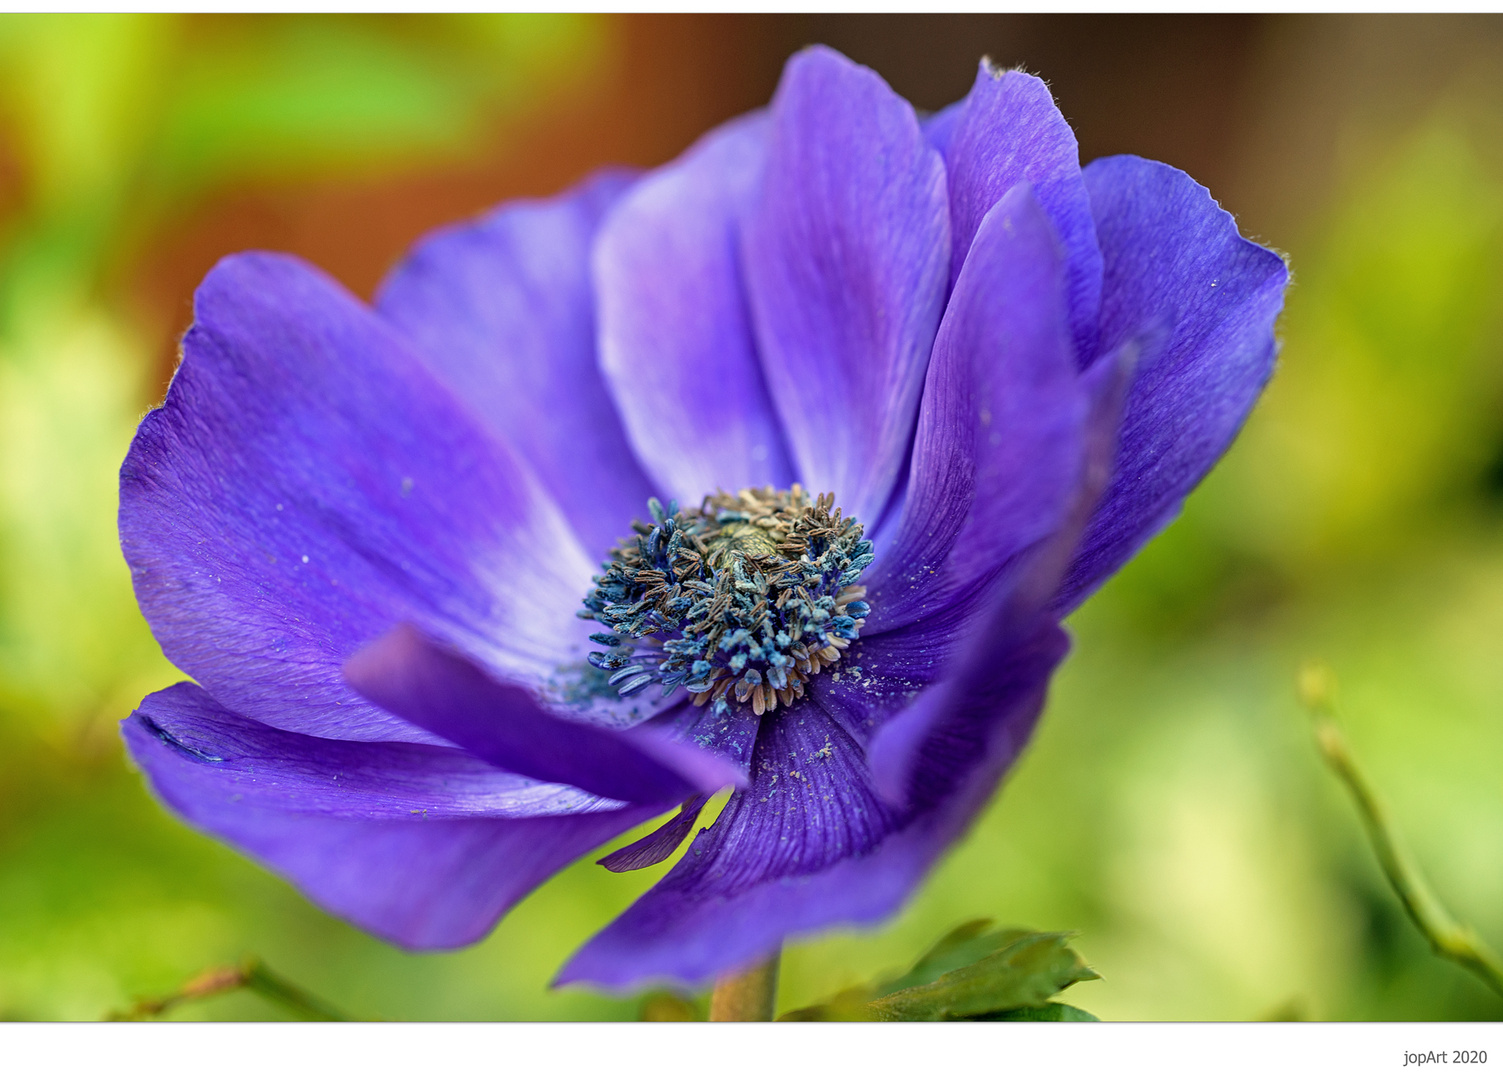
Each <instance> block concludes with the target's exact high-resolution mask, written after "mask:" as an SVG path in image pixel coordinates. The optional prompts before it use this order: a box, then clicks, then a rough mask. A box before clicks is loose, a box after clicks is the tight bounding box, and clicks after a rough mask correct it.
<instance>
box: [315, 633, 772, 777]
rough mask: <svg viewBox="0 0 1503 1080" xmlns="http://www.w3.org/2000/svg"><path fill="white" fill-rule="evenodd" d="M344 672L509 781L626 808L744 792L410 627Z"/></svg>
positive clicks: (661, 742) (678, 754)
mask: <svg viewBox="0 0 1503 1080" xmlns="http://www.w3.org/2000/svg"><path fill="white" fill-rule="evenodd" d="M344 670H345V676H346V677H347V678H348V679H349V681H350V685H351V686H353V687H354V688H355V689H356V690H358V691H359V692H360V693H361V694H363V695H364V696H365V697H367V698H369V699H370V700H371V701H374V702H375V703H376V704H378V705H380V706H381V707H382V708H384V709H388V710H390V711H391V712H393V713H395V714H396V715H398V716H400V717H402V718H403V719H405V720H409V721H411V722H412V723H414V724H416V725H418V726H419V727H421V728H423V729H424V730H426V731H430V732H432V733H433V734H435V735H438V736H440V737H442V738H445V739H448V740H449V741H450V742H453V743H454V744H456V745H457V746H461V747H463V748H464V749H465V750H468V751H469V752H470V753H472V754H474V755H475V756H476V757H478V758H480V759H481V760H482V761H486V762H489V763H490V764H492V765H495V766H496V767H497V768H501V769H505V770H507V771H508V772H514V773H519V774H521V775H523V776H530V777H533V778H534V779H537V780H545V781H550V782H553V783H559V784H568V785H570V786H572V787H577V788H580V789H582V790H584V791H590V792H594V793H595V794H597V795H601V796H604V797H606V798H609V799H619V800H621V801H623V802H631V803H663V802H679V801H681V800H683V799H686V798H689V797H690V796H692V795H696V794H700V793H713V792H715V791H718V790H720V789H721V788H723V787H733V786H737V785H739V784H742V783H745V779H746V778H745V774H744V773H743V772H742V771H741V770H740V769H739V768H737V767H736V766H735V765H734V764H733V763H732V762H730V761H728V760H726V759H725V758H722V757H719V756H718V755H715V754H712V753H709V752H706V751H703V750H700V749H699V748H698V747H694V746H689V745H686V744H684V743H681V742H677V741H675V740H673V739H671V738H669V737H667V736H666V735H664V734H661V733H659V732H657V731H655V730H652V729H645V728H637V729H633V730H627V731H617V730H612V729H610V728H605V727H597V726H595V725H592V724H587V723H583V722H579V721H574V720H566V719H563V718H561V717H558V716H555V715H553V714H552V713H549V712H547V711H545V710H544V709H543V708H541V707H540V706H539V705H538V704H537V703H536V702H535V701H534V700H533V698H532V696H531V695H530V694H529V693H527V691H525V690H523V689H521V688H520V687H516V686H507V685H504V684H502V683H498V682H496V681H495V680H494V679H492V678H491V677H490V676H488V675H487V674H486V673H485V672H483V671H481V670H480V669H479V668H478V667H476V666H475V665H474V664H473V663H471V662H470V661H469V660H466V659H465V658H464V657H462V656H458V655H456V654H455V653H453V652H450V651H449V650H448V649H445V648H443V647H442V646H439V645H436V644H434V643H433V642H431V641H429V640H428V639H426V638H424V637H423V636H422V635H421V634H420V633H419V632H418V631H416V630H415V629H413V628H412V627H410V626H399V627H397V628H396V629H394V630H392V631H391V632H390V633H388V634H386V635H385V636H384V637H382V638H381V639H380V640H379V641H376V642H375V643H374V644H371V645H368V646H366V647H365V648H364V649H362V650H361V651H360V652H359V653H357V654H356V655H355V656H354V657H353V658H352V659H351V660H350V661H349V663H347V664H346V665H345V668H344Z"/></svg>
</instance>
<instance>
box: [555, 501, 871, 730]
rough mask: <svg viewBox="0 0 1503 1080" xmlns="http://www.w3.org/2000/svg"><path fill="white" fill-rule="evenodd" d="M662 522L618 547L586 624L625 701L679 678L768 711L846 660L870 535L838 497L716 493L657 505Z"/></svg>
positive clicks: (702, 700)
mask: <svg viewBox="0 0 1503 1080" xmlns="http://www.w3.org/2000/svg"><path fill="white" fill-rule="evenodd" d="M647 507H648V510H649V511H650V512H651V514H652V524H650V525H649V524H647V523H644V522H641V521H636V522H633V523H632V530H633V532H634V533H635V534H636V535H635V536H633V537H630V538H628V539H627V540H624V541H622V543H621V544H620V546H618V547H616V548H614V549H612V551H611V553H610V558H609V560H608V561H606V562H605V563H603V564H602V570H603V572H602V573H601V574H600V575H599V576H598V577H596V578H595V579H594V581H595V587H594V588H593V589H591V590H590V593H589V595H588V596H586V597H585V599H584V610H583V611H581V612H580V613H579V615H580V618H584V619H593V620H595V621H597V622H601V623H604V624H605V626H606V627H607V628H608V629H609V631H610V632H609V633H601V634H591V635H590V640H591V641H594V642H597V643H598V644H600V645H604V646H605V647H606V651H604V652H593V653H591V654H590V656H589V661H590V663H591V664H593V665H594V666H595V667H597V668H599V669H600V670H601V671H604V672H607V673H608V674H609V678H608V680H607V681H608V682H609V684H610V685H611V686H613V687H615V688H616V691H617V692H618V693H619V694H620V695H621V696H622V697H629V696H630V695H632V694H635V693H637V692H639V691H640V690H642V689H643V688H645V687H646V686H648V685H649V684H651V683H661V684H662V686H663V693H664V694H665V695H666V694H668V693H670V692H672V691H673V690H675V689H676V688H678V687H680V686H682V687H683V688H684V689H685V690H687V691H689V693H691V694H693V695H694V704H696V705H705V704H708V703H710V702H714V706H715V711H716V713H724V712H725V711H726V710H727V709H728V708H729V707H730V704H729V701H728V699H729V698H731V697H734V698H735V699H736V700H737V701H740V702H750V703H751V707H752V710H753V711H754V712H755V713H756V714H757V715H758V716H761V715H762V714H763V713H764V712H771V711H773V710H774V709H776V708H777V707H778V705H779V704H782V705H791V704H792V703H793V701H794V699H795V698H800V697H803V696H804V686H805V684H806V683H807V682H808V681H809V680H810V679H811V678H813V677H814V676H815V675H817V674H819V672H820V671H821V670H822V669H824V668H832V667H835V666H836V665H838V664H839V663H840V660H841V654H842V653H843V652H844V650H845V649H846V648H848V647H849V646H850V643H851V642H852V641H854V640H856V637H857V635H858V634H859V633H860V631H861V626H862V624H863V623H864V622H865V621H866V616H867V614H868V613H869V611H870V610H871V609H870V608H869V607H868V606H867V604H866V602H865V599H864V598H865V596H866V589H865V588H864V587H863V586H860V585H857V584H856V580H857V579H858V578H859V577H860V576H861V572H862V571H863V570H865V569H866V568H867V566H868V565H870V564H871V561H872V545H871V541H869V540H865V539H863V538H862V535H861V534H862V526H861V523H860V522H858V521H857V520H856V519H855V518H853V517H849V518H843V517H841V515H840V510H839V509H837V508H835V496H834V495H821V496H820V497H819V498H818V499H815V500H814V501H813V502H812V503H811V502H810V501H809V496H808V495H807V494H806V493H805V492H804V490H803V488H801V487H800V486H799V485H797V484H794V485H793V487H792V488H790V489H788V490H787V491H778V490H774V489H773V488H770V487H764V488H749V489H748V488H744V489H742V490H741V491H738V492H737V493H736V494H735V495H727V494H725V493H724V492H717V493H716V494H714V495H710V496H707V497H706V498H705V500H704V501H703V502H702V503H701V504H700V506H699V508H698V509H697V510H680V509H679V508H678V504H677V503H670V504H669V506H668V509H667V510H666V511H665V510H664V509H663V505H662V503H660V502H658V501H657V500H656V499H651V500H649V501H648V504H647Z"/></svg>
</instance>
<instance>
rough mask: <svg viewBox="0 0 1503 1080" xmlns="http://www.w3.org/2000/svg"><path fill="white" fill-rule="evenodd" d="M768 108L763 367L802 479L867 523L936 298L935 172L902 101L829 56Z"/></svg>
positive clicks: (759, 245) (900, 429)
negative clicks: (833, 495)
mask: <svg viewBox="0 0 1503 1080" xmlns="http://www.w3.org/2000/svg"><path fill="white" fill-rule="evenodd" d="M772 110H773V117H772V133H771V139H770V142H769V149H768V161H767V169H766V173H765V178H764V181H763V189H762V195H761V199H760V201H759V203H758V205H757V208H756V210H755V211H754V213H753V215H752V217H751V219H750V220H749V222H748V225H747V230H746V234H745V251H746V276H747V284H748V286H749V290H750V297H751V306H752V313H753V321H754V324H755V326H756V330H757V344H758V346H759V348H760V350H761V355H762V366H763V369H764V370H765V371H766V372H767V381H768V385H769V387H770V388H771V390H772V397H773V401H774V402H776V404H777V407H778V413H779V415H780V416H781V417H782V420H783V425H784V430H785V431H786V432H787V435H788V443H789V448H790V449H791V451H792V454H793V460H794V464H795V466H796V469H797V472H798V474H799V478H800V479H801V480H802V481H803V483H804V484H805V486H806V487H808V488H809V489H810V490H811V491H814V492H825V491H833V492H834V493H835V495H836V501H837V502H838V503H839V504H840V505H841V506H842V507H844V509H845V511H846V512H847V513H853V514H855V515H856V516H857V517H858V518H860V519H861V520H862V521H864V522H866V523H867V524H868V525H869V526H875V525H876V524H877V521H878V518H879V516H880V514H881V512H882V511H883V510H884V508H885V507H886V505H887V501H888V495H889V493H890V492H891V490H892V487H893V484H894V481H895V480H896V478H897V476H898V471H899V469H900V468H901V467H902V466H903V463H904V458H905V456H906V454H907V452H908V444H909V440H910V438H911V436H912V432H913V418H914V411H915V409H916V407H917V405H918V397H919V391H920V389H921V387H922V385H923V379H924V367H925V365H926V364H927V362H928V359H929V349H930V346H931V345H932V344H933V341H934V332H935V330H936V328H937V327H938V326H939V318H940V314H941V311H942V309H943V305H944V296H945V287H946V284H947V282H946V278H947V275H948V272H949V265H948V260H949V251H950V231H949V211H948V209H947V207H946V202H947V196H946V192H945V176H944V165H943V163H942V162H941V160H940V157H939V154H938V153H937V152H936V151H935V150H934V149H933V148H932V147H930V146H929V145H928V143H927V142H925V140H924V136H923V133H922V131H921V130H920V129H919V125H918V121H917V119H916V118H915V117H914V114H913V109H912V108H911V107H910V106H909V105H908V103H907V102H905V101H904V100H903V99H902V98H900V97H898V96H897V95H896V94H894V93H893V92H892V91H891V90H890V89H889V88H888V87H887V84H886V83H884V82H883V81H882V80H881V78H880V77H878V76H877V74H876V73H875V72H873V71H871V70H869V69H867V68H864V67H858V66H857V65H855V64H852V63H851V62H850V61H849V60H847V59H845V58H844V57H842V56H840V55H839V54H838V53H835V52H832V51H830V50H829V49H825V48H822V47H821V48H813V49H807V50H805V51H804V52H802V53H799V54H798V55H797V56H795V57H794V58H793V59H792V60H790V61H789V63H788V66H787V67H786V68H785V69H784V73H783V81H782V83H781V85H780V86H779V87H778V92H777V96H776V98H774V100H773V106H772Z"/></svg>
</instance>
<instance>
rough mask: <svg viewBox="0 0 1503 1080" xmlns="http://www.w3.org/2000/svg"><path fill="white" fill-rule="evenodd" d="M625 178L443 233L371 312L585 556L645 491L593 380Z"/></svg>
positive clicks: (594, 554)
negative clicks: (601, 272) (524, 475)
mask: <svg viewBox="0 0 1503 1080" xmlns="http://www.w3.org/2000/svg"><path fill="white" fill-rule="evenodd" d="M632 180H633V176H632V175H631V174H629V173H625V172H621V171H611V172H605V173H599V174H597V175H596V176H594V177H592V178H591V179H590V180H587V181H586V182H585V183H583V184H581V185H579V186H578V187H577V188H575V189H574V190H572V191H570V192H568V193H566V194H564V195H560V196H558V197H557V198H553V199H545V200H537V201H523V202H514V203H508V204H506V205H504V206H501V207H499V208H498V209H496V210H493V211H492V212H490V213H489V214H487V215H486V216H484V217H482V218H480V219H479V220H477V221H473V222H466V223H464V224H461V225H455V226H450V227H448V228H445V229H441V230H439V231H438V232H435V233H433V234H431V235H429V236H427V237H426V238H424V239H423V240H422V241H421V242H419V243H418V245H417V246H416V247H415V248H414V249H413V250H412V251H411V253H409V254H408V255H407V257H406V258H405V259H403V261H402V262H401V263H400V264H399V265H398V266H397V267H396V269H395V270H393V271H392V272H391V274H390V275H389V276H388V277H387V279H386V281H385V282H384V283H383V284H382V286H381V288H380V290H379V291H378V292H377V296H376V310H377V311H378V312H379V313H380V314H381V315H382V316H384V317H385V318H386V319H388V320H389V321H390V322H391V323H392V325H394V326H396V327H397V328H398V329H399V330H401V331H402V333H403V334H404V335H405V336H406V337H407V339H408V340H409V341H411V342H412V343H413V344H414V345H416V346H417V348H418V351H419V352H420V353H421V354H422V355H423V358H424V359H425V360H426V361H427V363H428V364H429V366H430V367H431V368H432V369H433V371H435V372H436V373H437V374H438V376H439V378H440V379H441V380H443V382H444V383H445V384H446V385H447V386H449V387H450V388H451V389H453V390H454V392H455V393H456V394H457V395H458V396H459V398H460V399H461V400H463V401H464V402H465V403H466V404H467V405H469V406H470V407H471V408H473V409H474V410H475V411H476V413H478V414H479V415H480V416H481V417H483V418H484V419H485V421H486V422H487V423H489V424H490V426H491V427H492V429H493V430H494V431H495V432H497V433H499V434H500V435H501V437H502V438H503V439H504V440H505V441H506V442H507V443H508V444H509V445H511V446H512V447H513V448H515V450H516V451H517V453H518V454H520V455H521V456H522V457H523V458H524V459H525V460H526V461H527V463H528V465H529V466H530V467H531V468H532V470H533V472H535V473H536V474H537V476H538V478H539V479H540V480H541V481H542V482H543V484H544V485H545V486H546V487H547V488H548V491H549V492H550V493H551V494H552V495H553V497H554V499H555V500H556V501H557V502H558V505H559V508H560V509H561V510H562V511H563V512H564V515H565V516H566V517H567V518H568V519H569V523H570V525H572V526H573V528H574V531H575V532H576V533H577V534H578V536H579V538H580V542H581V544H582V545H583V546H584V549H585V551H586V552H587V553H588V554H589V556H590V557H591V559H592V560H593V559H598V558H600V557H602V556H603V555H604V554H605V553H606V551H608V550H609V549H610V547H611V545H612V544H613V543H614V542H615V541H616V540H617V539H618V538H619V537H621V536H622V535H624V534H625V533H626V531H627V528H628V526H629V525H630V523H631V521H632V519H633V518H634V517H640V516H641V515H642V514H643V513H644V512H645V507H646V505H647V499H648V497H649V496H650V495H652V494H653V490H652V488H651V485H650V484H649V483H648V481H647V478H646V476H645V475H644V474H643V472H642V469H641V467H640V466H639V465H638V464H637V460H636V458H635V457H633V455H632V450H631V446H630V445H629V444H628V442H627V439H626V434H625V432H624V431H623V430H622V427H621V422H620V420H619V419H618V418H617V416H616V411H615V407H614V405H613V403H612V401H611V399H610V395H609V394H608V393H607V392H606V388H605V384H604V382H603V380H602V379H601V377H600V372H599V369H598V366H597V363H596V355H595V296H594V290H593V288H592V285H591V281H590V252H591V250H592V245H593V243H594V240H595V235H596V230H597V228H598V227H599V224H600V222H601V220H602V219H603V218H604V217H605V215H606V213H607V211H608V210H610V208H611V207H612V206H614V205H615V204H616V203H617V201H618V200H619V199H620V197H621V195H622V193H623V192H625V191H627V190H628V189H629V187H630V186H631V182H632Z"/></svg>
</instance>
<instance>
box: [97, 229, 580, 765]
mask: <svg viewBox="0 0 1503 1080" xmlns="http://www.w3.org/2000/svg"><path fill="white" fill-rule="evenodd" d="M195 305H196V306H195V322H194V325H193V327H192V328H191V329H190V330H189V331H188V334H187V336H186V337H185V338H184V340H183V362H182V365H181V366H180V367H179V369H178V371H177V374H176V376H175V377H174V378H173V382H172V387H171V389H170V390H169V391H168V394H167V400H166V403H165V404H164V405H163V406H162V407H161V408H159V409H156V410H154V411H153V412H152V413H150V414H149V415H148V416H147V417H146V419H145V420H144V421H143V422H142V424H141V427H140V430H139V431H138V432H137V434H136V438H135V441H134V443H133V444H132V445H131V449H130V453H129V455H128V456H127V457H126V460H125V464H124V465H123V466H122V468H121V474H120V539H121V545H122V547H123V548H124V550H125V557H126V561H127V562H128V563H129V564H130V567H131V571H132V574H133V576H134V579H135V587H136V597H137V599H138V601H139V602H140V605H141V610H142V611H143V612H144V613H145V615H146V617H147V620H148V621H149V622H150V624H151V627H152V630H153V632H154V633H155V634H156V637H157V641H158V642H160V643H161V645H162V648H163V649H164V651H165V652H166V653H167V655H168V657H170V658H171V659H172V661H173V662H174V663H175V664H177V666H178V667H179V668H181V669H182V670H183V671H186V672H187V673H188V674H190V675H192V676H193V677H194V678H195V679H197V680H198V681H199V682H200V683H201V684H202V685H203V686H204V687H205V689H207V690H208V691H209V692H210V693H211V694H213V695H214V697H215V698H216V700H218V701H220V702H221V703H223V704H224V705H225V707H226V708H228V709H231V710H233V711H235V712H237V713H239V714H240V715H242V716H249V717H252V718H254V719H256V720H259V721H261V722H262V723H266V724H270V725H272V726H274V727H280V728H285V729H287V730H290V731H302V732H304V733H307V734H314V735H325V736H331V737H338V738H347V739H366V740H382V739H416V740H418V741H431V736H429V735H427V734H426V733H425V732H423V731H421V730H420V729H418V728H415V727H413V726H412V725H411V724H408V723H406V722H404V721H401V720H398V719H396V718H394V717H392V716H390V715H388V714H386V713H384V712H382V711H381V710H378V709H376V708H373V707H372V706H370V705H368V704H366V703H365V702H361V701H357V700H354V699H353V697H352V695H351V694H350V691H349V688H348V687H347V686H346V685H345V682H344V678H343V676H342V675H341V674H340V665H341V664H342V663H343V662H344V660H345V659H346V658H348V657H349V656H350V655H351V654H352V653H353V652H354V651H355V650H356V649H357V648H358V647H359V646H360V645H361V644H363V643H364V642H366V641H369V640H371V639H372V638H374V637H376V636H377V635H378V634H381V633H383V632H384V631H385V630H387V629H388V628H390V627H391V626H392V625H393V624H395V623H397V622H400V621H402V620H411V621H413V622H415V623H417V624H418V625H420V626H423V627H424V629H425V630H427V631H429V632H432V633H435V634H437V635H439V636H440V637H443V638H445V639H447V640H450V641H452V642H454V643H455V644H456V645H458V646H460V647H463V648H465V649H466V651H468V652H470V653H471V654H472V655H475V656H477V657H479V658H480V659H481V660H483V661H484V662H485V663H486V664H487V665H489V666H491V667H493V668H495V669H496V670H497V671H500V672H504V673H506V674H507V675H508V676H509V677H512V678H516V679H519V680H523V681H540V680H543V679H545V678H547V677H548V676H549V675H550V674H551V673H552V672H553V671H554V670H555V669H556V667H557V665H558V664H559V662H560V661H561V660H564V659H566V658H567V657H569V655H570V650H571V649H572V648H573V647H574V643H575V642H577V641H581V640H582V637H581V631H580V626H579V623H578V620H576V619H575V618H574V611H575V609H576V608H577V606H578V601H579V598H580V597H581V596H583V595H584V593H585V591H586V590H587V589H588V588H589V574H590V563H589V561H588V559H587V558H586V557H585V555H584V553H583V552H582V551H581V550H580V548H579V545H578V543H577V542H576V541H575V539H574V536H573V533H572V532H571V531H570V530H569V527H568V525H567V523H566V522H565V521H564V520H563V518H562V517H561V516H560V515H559V513H558V511H557V509H556V508H555V507H554V506H553V504H552V503H551V502H550V501H549V499H548V497H547V496H546V494H544V493H543V492H542V491H541V490H540V489H539V488H538V486H537V484H536V482H535V481H534V480H533V479H532V478H531V477H530V475H529V474H528V473H527V472H526V470H525V468H524V467H523V466H521V465H520V463H518V462H517V461H516V460H515V459H514V458H513V457H512V456H511V455H510V454H509V453H508V451H507V450H506V449H505V448H504V447H503V446H501V445H500V444H499V443H497V442H496V440H495V439H493V438H492V437H491V436H490V435H489V434H488V433H487V432H485V431H484V430H483V429H482V428H481V427H480V426H479V424H478V422H476V421H473V420H472V419H471V417H470V414H469V413H467V412H466V411H465V410H464V409H463V407H462V406H460V405H459V403H458V402H457V401H455V400H454V398H453V397H452V396H451V395H450V394H449V392H448V391H447V390H445V389H444V388H443V387H441V386H440V385H439V384H438V383H437V382H436V381H435V380H434V379H433V377H432V375H431V374H430V373H429V372H428V370H427V368H425V367H424V365H423V364H422V362H421V361H420V360H419V359H418V358H417V357H416V356H415V355H414V354H413V353H411V352H410V351H409V350H408V348H407V346H406V345H405V344H404V343H403V342H402V341H401V339H400V338H398V337H397V336H396V335H395V334H393V333H392V331H391V330H390V329H389V328H388V327H387V326H386V324H385V323H383V322H382V321H381V320H380V319H378V318H376V317H375V316H374V315H373V314H372V313H371V312H370V311H369V309H367V308H365V307H364V306H363V305H362V304H360V302H359V301H357V300H356V299H355V298H354V297H352V296H350V295H349V294H348V293H347V292H345V291H344V290H343V289H342V288H340V287H339V286H338V285H337V284H335V283H334V282H333V281H331V280H329V279H328V278H327V277H325V276H324V275H322V274H321V273H319V272H317V271H315V270H313V269H312V268H310V267H308V266H307V265H306V264H304V263H302V262H300V261H298V260H296V259H293V258H290V257H286V256H277V255H266V254H250V255H240V256H235V257H233V258H230V259H226V260H224V261H223V262H221V263H220V264H219V265H218V266H217V267H215V269H214V270H213V271H212V272H211V273H210V274H209V276H208V277H207V278H206V279H205V280H204V283H203V284H202V285H201V286H200V287H199V291H198V294H197V297H196V301H195Z"/></svg>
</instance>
